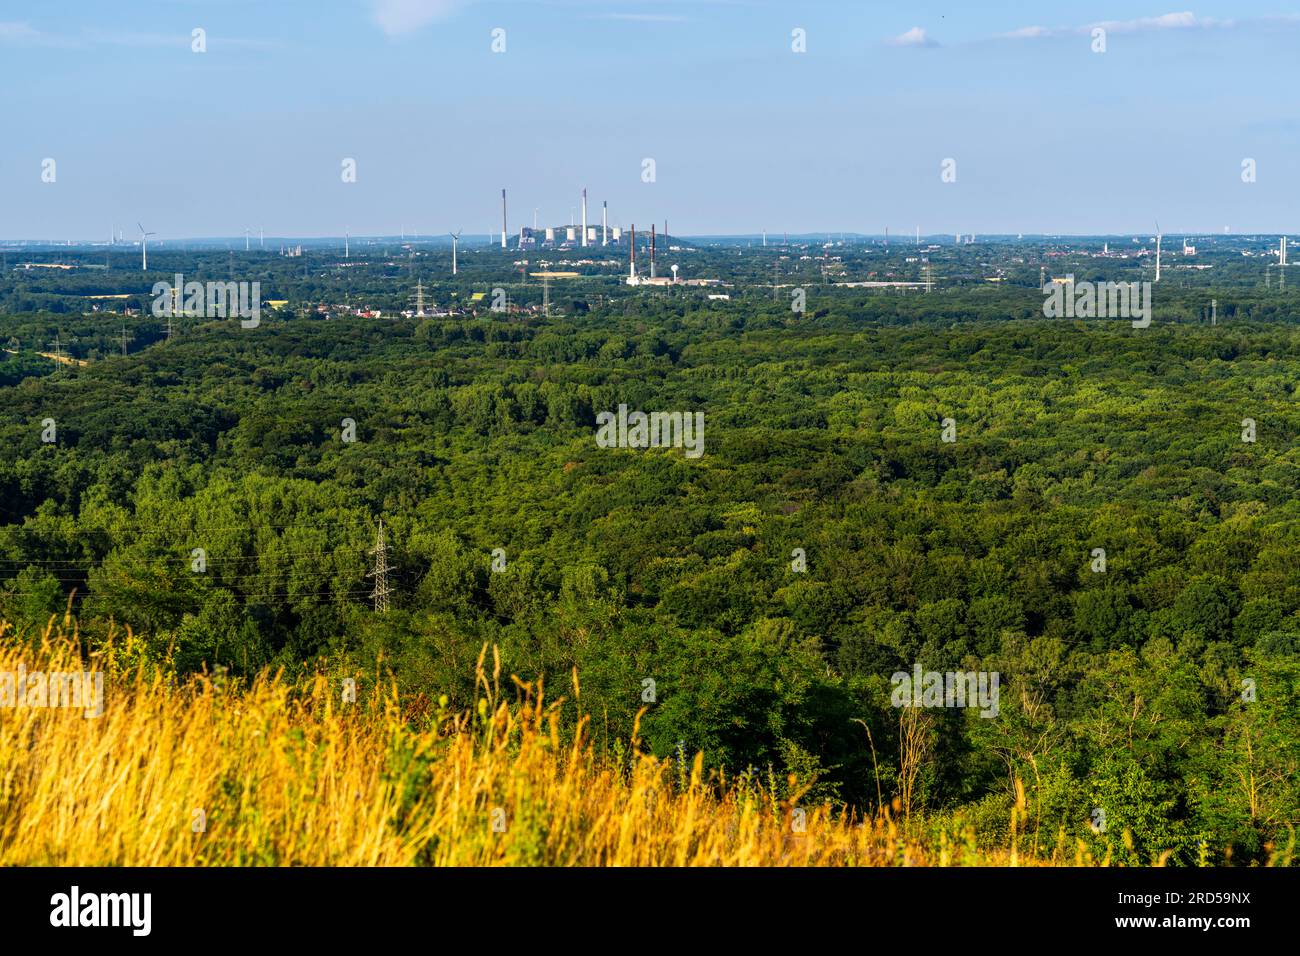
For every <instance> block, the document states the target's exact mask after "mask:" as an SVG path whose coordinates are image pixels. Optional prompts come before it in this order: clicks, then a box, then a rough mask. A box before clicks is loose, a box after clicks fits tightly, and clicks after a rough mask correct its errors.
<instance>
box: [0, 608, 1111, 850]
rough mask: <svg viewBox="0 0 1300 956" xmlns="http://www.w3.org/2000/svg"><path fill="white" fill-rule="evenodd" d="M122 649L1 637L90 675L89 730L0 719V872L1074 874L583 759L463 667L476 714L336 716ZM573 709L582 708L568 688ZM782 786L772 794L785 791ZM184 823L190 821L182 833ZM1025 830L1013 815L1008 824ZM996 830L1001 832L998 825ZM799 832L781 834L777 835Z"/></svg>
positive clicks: (967, 842) (330, 706)
mask: <svg viewBox="0 0 1300 956" xmlns="http://www.w3.org/2000/svg"><path fill="white" fill-rule="evenodd" d="M135 650H136V645H134V643H133V641H132V639H131V636H130V635H129V634H128V635H127V636H126V639H125V641H124V642H122V643H120V644H117V645H110V646H109V647H107V648H105V649H104V651H103V652H100V653H97V654H96V655H95V656H94V658H93V659H92V660H85V661H83V660H82V659H81V658H80V656H79V654H78V651H77V643H76V641H75V640H74V639H73V638H71V637H69V636H68V635H67V634H64V633H62V632H61V631H50V632H47V634H46V635H45V638H44V640H43V641H42V642H41V644H40V646H38V647H35V648H32V647H29V646H27V645H26V644H24V643H21V642H18V641H16V640H14V639H13V637H12V632H9V633H6V628H5V627H4V626H3V625H0V671H11V672H12V671H15V670H17V668H18V665H19V664H20V663H22V664H24V665H25V667H26V669H27V670H28V671H33V670H44V671H46V672H52V671H80V670H82V669H83V668H84V669H90V668H91V667H95V668H98V669H101V670H103V671H104V672H105V675H106V677H105V708H104V713H103V715H102V716H100V717H98V718H87V717H85V716H83V713H82V711H80V710H71V709H48V708H29V707H24V708H12V709H10V708H4V709H0V865H87V866H94V865H119V866H163V865H171V866H175V865H180V866H189V865H199V866H214V865H215V866H241V865H325V866H407V865H439V866H442V865H456V866H481V865H549V866H841V865H851V866H875V865H969V864H982V865H1006V864H1012V865H1015V864H1020V865H1024V864H1027V863H1029V864H1036V863H1050V862H1058V863H1067V864H1080V863H1091V862H1093V861H1091V860H1090V859H1089V858H1087V857H1086V856H1085V855H1084V854H1083V852H1082V850H1081V851H1080V853H1079V854H1077V855H1076V856H1075V857H1074V858H1072V859H1068V860H1056V861H1050V860H1028V859H1026V858H1025V856H1024V854H1023V853H1022V854H1020V855H1019V856H1017V855H1016V854H1015V853H1014V852H994V853H987V852H980V851H977V850H976V848H975V842H974V837H973V835H972V834H971V833H969V832H966V831H963V830H961V829H957V830H955V831H954V832H938V833H935V832H933V830H931V831H930V832H929V833H928V834H927V836H925V837H923V838H917V837H915V836H912V837H909V836H908V835H907V834H908V833H913V834H915V833H917V832H918V831H916V830H915V829H909V828H908V827H907V826H905V825H904V824H902V823H900V822H899V821H897V820H895V819H893V818H891V816H890V815H888V814H886V815H884V816H882V817H880V818H878V819H875V820H867V821H862V820H860V819H854V818H852V817H850V816H846V815H844V814H836V813H832V812H831V810H830V808H829V807H812V806H808V807H803V808H800V809H802V811H803V816H804V821H803V823H804V825H803V827H802V830H800V828H799V826H798V823H797V821H798V819H799V816H800V814H798V813H797V812H796V807H795V804H796V803H797V796H798V795H797V792H796V797H795V800H793V801H791V800H782V799H780V798H778V796H777V795H776V790H777V788H776V787H775V786H773V785H772V782H771V781H766V782H762V783H760V782H756V781H753V780H749V779H740V780H723V779H720V778H711V779H704V777H703V775H702V774H701V761H700V759H699V758H698V757H697V758H696V760H695V762H694V765H693V767H691V768H689V770H688V769H687V768H686V767H683V766H678V765H676V764H674V763H673V762H671V761H660V760H657V759H655V758H654V757H651V756H647V755H641V754H636V755H635V756H633V754H634V753H635V748H636V741H635V740H634V741H632V742H631V750H629V752H628V753H624V754H619V755H617V756H612V755H608V754H601V753H598V752H597V751H596V750H595V749H594V748H593V747H592V746H591V745H590V743H589V741H588V740H587V739H586V737H585V736H584V734H583V725H581V724H580V726H579V729H578V732H577V733H576V735H575V734H573V733H569V734H567V735H565V734H563V733H562V732H561V722H560V713H561V709H562V708H563V707H564V706H566V705H565V704H564V702H563V701H559V702H555V703H552V704H549V705H546V704H544V703H543V701H542V694H541V693H540V692H539V691H538V690H537V689H535V688H531V687H528V686H527V685H524V684H520V683H519V682H517V681H516V682H515V683H516V684H517V687H516V688H515V689H514V696H515V697H516V699H515V701H514V702H512V703H506V702H505V701H504V695H503V694H502V691H501V686H500V673H499V667H495V668H493V667H492V666H491V657H490V655H489V656H488V664H487V666H486V667H485V666H484V662H483V659H482V658H481V659H480V667H479V689H480V693H481V695H482V699H481V701H480V706H479V708H478V711H477V713H474V714H452V713H449V712H447V711H446V709H445V704H444V705H443V706H442V707H440V708H439V709H438V710H437V712H436V713H433V714H431V715H423V716H421V717H420V718H419V719H418V720H412V719H411V718H410V715H409V714H404V713H403V712H402V709H401V706H400V702H399V701H398V700H397V698H396V695H395V693H389V694H387V695H381V694H379V693H375V694H373V695H371V696H370V697H369V698H368V699H362V700H358V701H357V702H355V703H348V704H344V703H342V702H341V696H342V695H341V681H340V679H339V677H337V676H335V677H326V676H323V675H322V676H319V677H316V678H315V679H313V680H310V681H305V682H301V683H296V684H291V683H289V682H286V681H285V680H283V679H282V678H281V677H280V676H278V675H264V676H262V677H259V678H258V679H257V680H255V681H253V682H252V683H251V684H249V685H247V686H243V687H238V688H233V687H228V686H225V687H223V686H221V682H214V681H213V680H209V679H206V678H194V679H190V680H185V681H175V680H173V679H172V678H171V677H170V676H169V675H168V674H167V672H166V671H165V670H164V669H160V668H150V667H146V666H142V665H139V664H138V663H136V662H138V660H139V658H138V656H137V655H136V654H135ZM574 685H575V686H574V688H573V690H574V696H575V697H577V698H578V699H579V700H580V695H579V691H580V688H579V687H578V686H577V679H576V675H575V679H574ZM782 789H784V788H782ZM196 811H202V813H203V818H204V826H203V827H202V828H201V830H200V831H199V832H195V826H194V823H195V820H196V816H197V814H196ZM1022 819H1023V815H1022ZM1014 826H1015V821H1014V819H1013V829H1014ZM796 831H799V832H796Z"/></svg>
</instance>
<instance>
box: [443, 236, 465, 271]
mask: <svg viewBox="0 0 1300 956" xmlns="http://www.w3.org/2000/svg"><path fill="white" fill-rule="evenodd" d="M463 231H464V230H461V232H463ZM447 235H449V236H451V274H452V275H455V274H456V243H458V242H459V241H460V232H449V233H447Z"/></svg>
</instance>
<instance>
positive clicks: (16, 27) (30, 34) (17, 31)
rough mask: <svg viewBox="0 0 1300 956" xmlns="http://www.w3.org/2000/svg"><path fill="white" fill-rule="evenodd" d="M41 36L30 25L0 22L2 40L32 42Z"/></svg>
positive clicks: (9, 21)
mask: <svg viewBox="0 0 1300 956" xmlns="http://www.w3.org/2000/svg"><path fill="white" fill-rule="evenodd" d="M39 35H40V34H38V33H37V32H36V31H35V30H33V29H32V26H31V24H29V23H18V22H17V21H14V20H8V21H5V20H0V40H30V39H33V38H35V37H37V36H39Z"/></svg>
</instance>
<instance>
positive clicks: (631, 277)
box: [627, 223, 636, 285]
mask: <svg viewBox="0 0 1300 956" xmlns="http://www.w3.org/2000/svg"><path fill="white" fill-rule="evenodd" d="M628 248H629V249H630V250H631V254H630V257H629V259H628V269H627V282H628V285H636V223H632V241H631V242H630V243H628Z"/></svg>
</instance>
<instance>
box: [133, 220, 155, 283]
mask: <svg viewBox="0 0 1300 956" xmlns="http://www.w3.org/2000/svg"><path fill="white" fill-rule="evenodd" d="M136 225H137V226H140V271H141V272H148V271H149V237H150V236H156V235H158V233H156V232H145V231H144V226H142V225H140V223H138V222H137V223H136Z"/></svg>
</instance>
